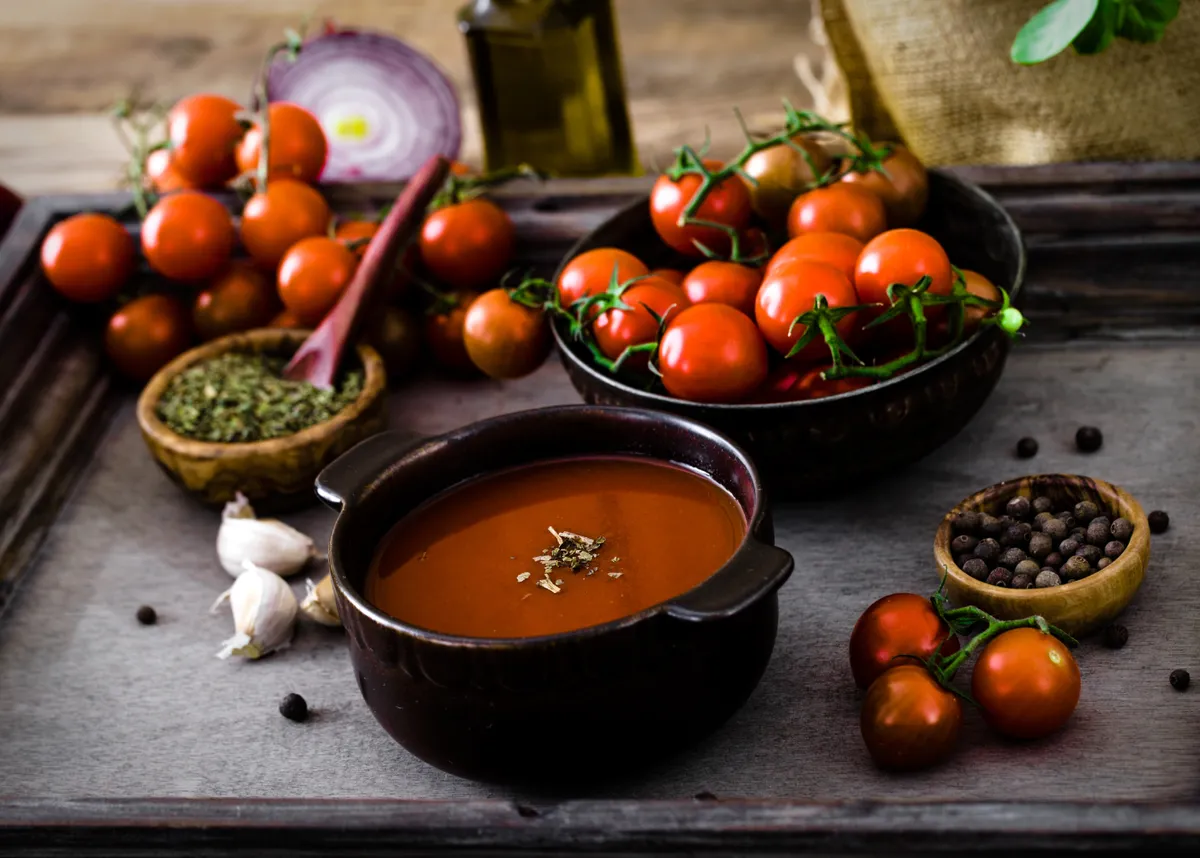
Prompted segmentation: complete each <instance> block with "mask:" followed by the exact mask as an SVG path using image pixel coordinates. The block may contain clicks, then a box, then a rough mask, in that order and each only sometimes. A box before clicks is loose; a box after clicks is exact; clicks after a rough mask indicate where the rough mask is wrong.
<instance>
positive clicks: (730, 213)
mask: <svg viewBox="0 0 1200 858" xmlns="http://www.w3.org/2000/svg"><path fill="white" fill-rule="evenodd" d="M704 165H705V166H706V167H707V168H708V169H709V170H719V169H721V162H720V161H705V162H704ZM702 181H703V180H702V179H701V177H700V176H699V175H697V174H695V173H686V174H684V175H683V176H681V177H680V179H679V181H677V182H676V181H674V180H673V179H672V178H671V177H670V176H667V175H666V174H663V175H661V176H659V177H658V181H656V182H655V183H654V189H653V190H651V192H650V219H651V220H652V221H653V222H654V230H655V231H656V232H657V233H658V235H659V237H660V238H661V239H662V240H663V241H664V242H666V243H667V245H668V246H670V247H673V248H674V249H675V250H677V251H679V252H680V253H683V254H687V255H688V256H703V255H704V253H703V252H702V251H701V250H700V249H699V248H698V247H696V242H699V243H700V244H703V245H704V246H705V247H707V248H708V249H709V250H711V251H712V252H714V253H716V254H718V255H725V254H728V253H729V248H730V242H729V236H728V235H727V234H726V233H725V232H723V231H721V230H719V229H717V228H715V227H711V226H692V225H688V226H680V225H679V218H680V216H681V215H682V214H683V211H684V209H685V208H687V206H688V204H689V203H690V202H691V201H692V197H693V196H695V194H696V191H698V190H699V189H700V183H701V182H702ZM692 217H693V218H694V219H696V220H703V221H708V222H709V223H720V224H725V225H726V226H730V227H733V228H734V229H736V230H739V231H741V230H742V229H744V228H745V227H746V224H747V223H749V221H750V194H749V193H748V192H747V191H746V186H745V185H744V184H743V183H742V180H741V179H740V178H739V177H738V176H730V177H729V178H727V179H725V180H723V181H722V182H720V183H718V184H717V185H716V187H714V188H713V189H712V190H711V191H710V192H709V194H708V196H707V197H705V199H704V202H703V203H702V204H701V205H700V207H699V208H698V209H697V210H696V212H695V214H693V215H692Z"/></svg>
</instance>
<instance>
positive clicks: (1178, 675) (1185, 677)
mask: <svg viewBox="0 0 1200 858" xmlns="http://www.w3.org/2000/svg"><path fill="white" fill-rule="evenodd" d="M1191 684H1192V676H1191V674H1190V673H1188V672H1187V671H1186V670H1172V671H1171V687H1172V688H1174V689H1175V690H1176V691H1187V689H1188V686H1189V685H1191Z"/></svg>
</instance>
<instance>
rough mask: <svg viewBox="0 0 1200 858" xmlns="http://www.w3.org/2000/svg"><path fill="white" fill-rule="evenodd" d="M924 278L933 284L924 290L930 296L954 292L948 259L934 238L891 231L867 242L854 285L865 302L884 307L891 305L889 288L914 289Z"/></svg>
mask: <svg viewBox="0 0 1200 858" xmlns="http://www.w3.org/2000/svg"><path fill="white" fill-rule="evenodd" d="M925 276H928V277H930V278H931V279H932V281H933V282H932V283H931V284H930V286H929V289H928V290H927V291H928V292H929V293H930V294H933V295H949V294H951V292H952V291H953V288H954V272H953V271H952V269H951V268H950V257H949V256H947V255H946V251H945V250H944V249H942V246H941V245H940V244H939V243H938V241H937V239H935V238H934V237H933V236H931V235H927V234H926V233H923V232H919V231H917V230H915V229H893V230H889V231H887V232H885V233H883V234H881V235H879V236H876V237H875V238H873V239H871V241H869V242H867V245H866V247H864V248H863V251H862V253H861V254H860V255H859V257H858V263H857V265H856V266H855V271H854V286H855V288H856V289H857V290H858V295H859V297H860V298H861V299H862V301H863V302H864V303H869V304H876V303H878V304H883V305H884V307H886V306H887V305H888V304H890V303H891V300H890V299H889V298H888V294H887V290H888V286H890V285H891V284H893V283H901V284H903V285H905V286H915V285H916V283H917V281H918V280H920V279H921V278H922V277H925Z"/></svg>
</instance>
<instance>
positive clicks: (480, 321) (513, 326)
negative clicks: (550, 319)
mask: <svg viewBox="0 0 1200 858" xmlns="http://www.w3.org/2000/svg"><path fill="white" fill-rule="evenodd" d="M462 340H463V346H464V348H465V349H466V350H467V356H468V357H469V358H470V359H471V363H473V364H475V366H477V367H479V369H480V370H482V371H483V373H484V374H485V375H487V376H490V377H491V378H501V379H504V378H521V377H522V376H525V375H529V373H531V372H533V371H534V370H535V369H537V368H538V367H539V366H541V365H542V363H543V362H544V361H545V360H546V355H548V354H549V353H550V327H549V325H548V324H547V323H546V317H545V314H544V313H543V312H542V311H541V310H540V309H534V308H532V307H527V306H525V305H524V304H521V303H518V302H517V301H514V300H513V299H512V298H510V297H509V295H508V291H507V290H506V289H491V290H489V291H487V292H484V293H483V294H482V295H480V296H479V297H478V298H476V299H475V300H474V301H473V302H472V303H471V306H470V307H469V308H468V309H467V312H466V315H465V316H464V317H463V330H462Z"/></svg>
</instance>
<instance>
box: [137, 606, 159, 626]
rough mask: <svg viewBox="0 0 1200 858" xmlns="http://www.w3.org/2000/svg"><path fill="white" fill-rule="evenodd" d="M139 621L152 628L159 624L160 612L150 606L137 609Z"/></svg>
mask: <svg viewBox="0 0 1200 858" xmlns="http://www.w3.org/2000/svg"><path fill="white" fill-rule="evenodd" d="M137 621H138V622H139V623H141V624H142V625H143V626H152V625H154V624H155V623H157V622H158V612H157V611H155V610H154V609H153V608H151V607H150V606H149V605H142V606H141V607H140V608H138V609H137Z"/></svg>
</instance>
